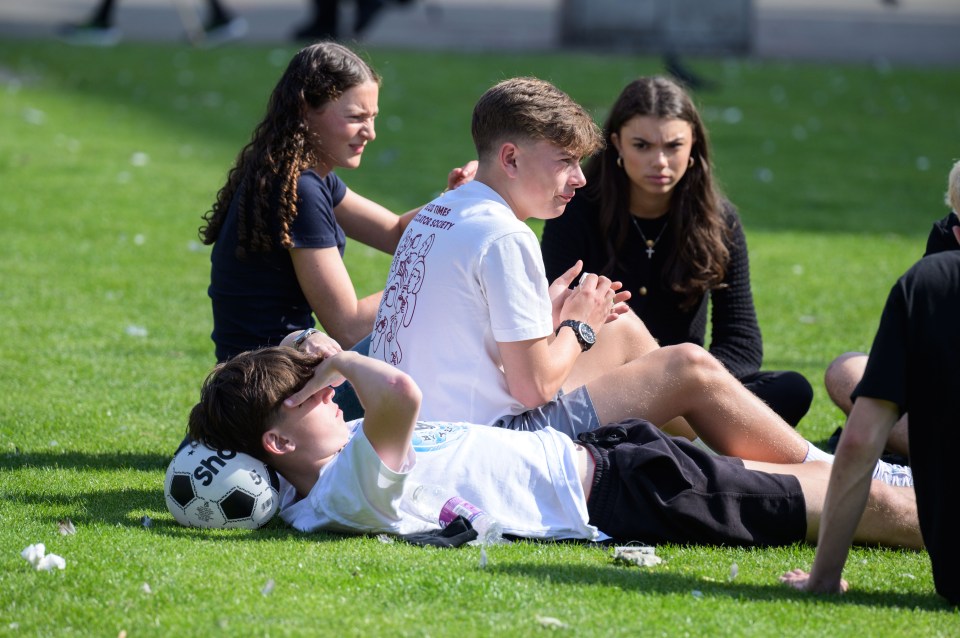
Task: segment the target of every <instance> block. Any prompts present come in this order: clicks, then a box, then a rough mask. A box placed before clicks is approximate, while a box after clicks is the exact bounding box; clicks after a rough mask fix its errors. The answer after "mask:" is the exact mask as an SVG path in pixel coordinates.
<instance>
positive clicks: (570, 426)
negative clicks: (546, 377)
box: [493, 386, 600, 441]
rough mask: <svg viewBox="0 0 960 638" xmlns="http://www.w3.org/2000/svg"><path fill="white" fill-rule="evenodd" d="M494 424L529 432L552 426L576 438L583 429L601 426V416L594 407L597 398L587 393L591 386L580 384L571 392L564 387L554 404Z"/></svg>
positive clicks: (498, 420) (508, 417) (511, 416)
mask: <svg viewBox="0 0 960 638" xmlns="http://www.w3.org/2000/svg"><path fill="white" fill-rule="evenodd" d="M493 425H494V427H498V428H506V429H508V430H524V431H528V432H531V431H536V430H542V429H543V428H545V427H551V428H553V429H554V430H557V431H558V432H563V433H564V434H566V435H567V436H569V437H570V438H571V439H573V440H574V441H576V440H577V436H578V435H579V434H580V433H581V432H589V431H590V430H596V429H597V428H598V427H600V419H599V418H597V411H596V409H595V408H594V407H593V400H592V399H591V398H590V393H589V392H587V387H586V386H580V387H579V388H577V389H576V390H574V391H573V392H570V393H569V394H565V393H564V392H563V390H561V391H560V392H558V393H557V398H556V399H554V400H553V401H551V402H550V403H546V404H544V405H541V406H540V407H539V408H534V409H532V410H527V411H526V412H522V413H520V414H511V415H507V416H504V417H501V418H499V419H497V420H496V421H495V422H494V423H493Z"/></svg>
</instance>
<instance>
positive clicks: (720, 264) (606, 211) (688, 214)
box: [541, 77, 813, 426]
mask: <svg viewBox="0 0 960 638" xmlns="http://www.w3.org/2000/svg"><path fill="white" fill-rule="evenodd" d="M605 135H606V138H607V142H608V144H607V147H606V149H605V150H604V151H603V152H602V153H601V154H599V155H597V156H595V157H593V158H591V160H589V162H588V163H587V165H586V167H585V169H584V172H585V174H586V177H587V185H586V186H585V187H584V188H582V189H580V190H578V191H577V194H576V196H575V197H574V198H573V201H572V202H571V203H570V204H569V205H568V206H567V209H566V212H565V213H564V214H563V215H562V216H560V217H557V218H556V219H551V220H548V221H547V222H546V225H545V226H544V230H543V238H542V242H541V250H542V252H543V260H544V264H545V266H546V272H547V277H548V279H550V280H551V281H552V280H553V279H555V278H556V277H558V276H559V275H560V274H562V273H563V272H564V271H565V270H566V269H568V268H569V267H570V266H571V265H572V264H573V263H575V262H576V260H577V259H582V260H583V261H584V270H585V271H588V272H595V273H598V274H603V275H606V276H608V277H610V278H611V279H613V280H615V281H620V282H622V283H623V289H624V290H629V291H630V292H631V293H632V297H631V298H630V300H629V302H628V303H629V304H630V307H631V308H632V309H633V310H634V312H636V313H637V315H639V316H640V318H641V319H642V320H643V321H644V323H645V324H646V325H647V328H648V329H649V330H650V332H651V334H652V335H653V336H654V337H655V338H656V339H657V340H658V341H659V343H660V345H673V344H678V343H683V342H692V343H695V344H698V345H701V346H702V345H703V344H704V340H705V335H706V325H707V306H708V300H709V302H710V305H711V306H712V315H711V320H712V333H711V343H710V353H711V354H713V355H714V356H715V357H716V358H717V359H719V360H720V361H721V362H722V363H723V364H724V366H726V368H727V369H728V370H729V371H730V373H731V374H733V375H734V376H735V377H737V378H738V379H739V380H740V381H741V382H742V383H743V384H744V385H746V387H747V388H749V389H750V390H751V391H752V392H753V393H754V394H756V395H757V396H759V397H760V398H761V399H763V400H764V401H765V402H766V403H767V404H769V405H770V407H771V408H773V409H774V410H775V411H776V412H777V413H778V414H779V415H780V416H781V417H783V419H784V420H785V421H787V422H788V423H790V424H791V425H794V426H796V424H797V423H798V422H799V421H800V419H801V418H802V417H803V416H804V415H805V414H806V413H807V410H808V409H809V408H810V402H811V401H812V399H813V389H812V388H811V386H810V383H809V382H808V381H807V380H806V379H805V378H804V377H803V376H802V375H800V374H799V373H797V372H792V371H762V372H761V371H760V365H761V363H762V361H763V342H762V339H761V334H760V328H759V325H758V323H757V316H756V311H755V309H754V305H753V294H752V292H751V290H750V267H749V262H748V258H747V245H746V240H745V238H744V234H743V228H742V226H741V223H740V219H739V217H738V215H737V212H736V210H735V209H734V207H733V205H732V204H730V202H729V201H727V200H726V198H725V197H724V196H723V195H722V193H721V192H720V191H719V189H718V187H717V185H716V184H715V183H714V180H713V176H712V170H711V166H710V146H709V141H708V139H707V132H706V129H705V128H704V126H703V122H702V121H701V119H700V115H699V113H698V112H697V110H696V107H695V106H694V104H693V102H692V100H691V99H690V96H689V95H688V94H687V93H686V92H685V91H684V90H683V88H681V87H680V86H679V85H678V84H677V83H676V82H674V81H672V80H670V79H668V78H664V77H643V78H639V79H637V80H635V81H633V82H631V83H630V84H629V85H627V87H626V88H625V89H624V90H623V91H622V93H621V94H620V97H619V98H618V99H617V101H616V102H615V103H614V105H613V108H612V109H611V112H610V116H609V118H608V119H607V122H606V126H605Z"/></svg>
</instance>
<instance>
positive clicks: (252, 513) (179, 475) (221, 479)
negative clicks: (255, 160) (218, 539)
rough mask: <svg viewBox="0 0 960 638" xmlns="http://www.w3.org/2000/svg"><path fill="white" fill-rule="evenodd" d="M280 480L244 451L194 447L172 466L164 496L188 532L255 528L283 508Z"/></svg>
mask: <svg viewBox="0 0 960 638" xmlns="http://www.w3.org/2000/svg"><path fill="white" fill-rule="evenodd" d="M279 490H280V479H279V477H278V476H277V473H276V472H275V471H274V470H273V469H272V468H270V467H269V466H268V465H267V464H266V463H264V462H263V461H259V460H257V459H255V458H253V457H252V456H250V455H249V454H244V453H243V452H232V451H230V450H214V449H212V448H209V447H207V446H206V445H203V444H202V443H197V442H191V443H189V444H187V445H185V446H184V447H183V448H181V449H180V450H179V451H178V452H177V453H176V455H175V456H174V457H173V460H172V461H170V465H169V466H168V467H167V476H166V479H165V480H164V484H163V491H164V495H165V496H166V501H167V509H168V510H170V513H171V514H172V515H173V518H174V519H176V521H177V522H178V523H180V524H181V525H186V526H188V527H206V528H229V527H240V528H246V529H257V528H258V527H262V526H263V525H266V524H267V522H269V521H270V519H271V518H273V515H274V514H276V513H277V510H278V509H279V508H280V491H279Z"/></svg>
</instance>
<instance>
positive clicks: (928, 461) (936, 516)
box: [853, 250, 960, 605]
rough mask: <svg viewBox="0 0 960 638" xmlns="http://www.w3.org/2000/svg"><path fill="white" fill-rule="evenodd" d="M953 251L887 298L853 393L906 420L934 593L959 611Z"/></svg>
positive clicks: (959, 263) (932, 259)
mask: <svg viewBox="0 0 960 638" xmlns="http://www.w3.org/2000/svg"><path fill="white" fill-rule="evenodd" d="M958 325H960V251H957V250H949V251H944V252H940V253H937V254H934V255H930V256H927V257H924V258H923V259H921V260H920V261H919V262H917V263H916V264H915V265H914V266H913V267H912V268H911V269H910V270H908V271H907V273H906V274H905V275H904V276H903V277H901V278H900V279H899V281H897V283H896V284H895V285H894V286H893V289H892V290H891V291H890V295H889V296H888V297H887V303H886V306H885V307H884V309H883V314H882V315H881V317H880V327H879V329H878V330H877V335H876V337H875V338H874V341H873V346H872V347H871V348H870V357H869V358H868V359H867V369H866V371H865V372H864V374H863V379H862V380H861V381H860V384H859V385H858V386H857V389H856V390H855V391H854V393H853V397H854V398H856V397H858V396H863V397H870V398H874V399H882V400H886V401H890V402H892V403H895V404H896V405H897V406H898V407H899V409H900V412H901V413H903V412H909V413H910V430H909V437H910V467H911V468H912V469H913V479H914V487H915V490H916V494H917V510H918V513H919V516H920V531H921V532H922V533H923V541H924V545H926V548H927V551H928V552H929V553H930V560H931V562H932V563H933V579H934V583H935V584H936V587H937V592H939V593H940V594H941V595H942V596H944V597H946V598H947V599H948V600H949V601H950V602H952V603H953V604H955V605H956V604H960V570H958V568H960V544H958V543H957V539H958V538H960V525H958V524H957V521H958V518H957V516H956V504H957V497H956V490H955V488H954V480H953V477H954V474H953V470H954V468H955V467H956V464H957V461H956V456H957V450H958V449H960V392H958V389H960V330H957V326H958Z"/></svg>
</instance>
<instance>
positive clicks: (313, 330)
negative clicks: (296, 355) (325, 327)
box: [293, 328, 320, 350]
mask: <svg viewBox="0 0 960 638" xmlns="http://www.w3.org/2000/svg"><path fill="white" fill-rule="evenodd" d="M318 332H320V331H319V330H317V329H316V328H307V329H306V330H304V331H303V332H301V333H300V334H298V335H297V338H296V339H294V340H293V349H294V350H299V349H300V346H302V345H303V342H304V341H306V340H307V339H309V338H310V335H312V334H317V333H318Z"/></svg>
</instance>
